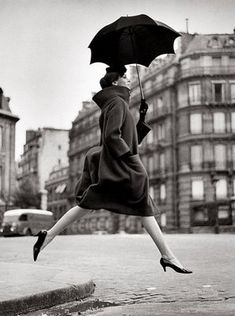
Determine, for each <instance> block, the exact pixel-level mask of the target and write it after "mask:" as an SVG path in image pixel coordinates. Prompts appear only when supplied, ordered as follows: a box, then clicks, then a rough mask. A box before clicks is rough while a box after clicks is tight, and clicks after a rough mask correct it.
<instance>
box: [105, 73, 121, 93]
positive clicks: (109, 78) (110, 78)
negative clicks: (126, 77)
mask: <svg viewBox="0 0 235 316" xmlns="http://www.w3.org/2000/svg"><path fill="white" fill-rule="evenodd" d="M119 77H120V75H119V73H118V72H108V73H106V75H105V76H104V77H103V78H101V79H100V85H101V88H102V89H104V88H108V87H111V86H112V83H113V82H114V81H116V80H118V79H119Z"/></svg>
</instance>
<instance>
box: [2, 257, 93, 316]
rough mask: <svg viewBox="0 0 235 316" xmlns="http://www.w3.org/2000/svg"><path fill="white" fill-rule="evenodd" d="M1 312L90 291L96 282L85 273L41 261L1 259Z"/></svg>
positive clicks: (48, 303)
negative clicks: (14, 261) (7, 260)
mask: <svg viewBox="0 0 235 316" xmlns="http://www.w3.org/2000/svg"><path fill="white" fill-rule="evenodd" d="M0 271H1V277H0V315H4V316H9V315H17V314H18V313H22V312H24V313H26V312H29V311H35V310H38V309H43V308H47V307H50V306H53V305H57V304H63V303H65V302H69V301H75V300H77V301H78V300H80V299H83V298H85V297H88V296H89V295H91V294H92V293H93V292H94V290H95V284H94V282H93V281H92V280H91V279H90V277H89V276H87V275H86V274H84V273H80V272H79V273H78V271H74V270H70V271H68V270H65V269H63V268H58V267H51V266H48V267H47V266H45V265H44V266H41V265H39V264H38V263H37V264H35V263H32V264H30V263H22V262H21V263H10V262H0Z"/></svg>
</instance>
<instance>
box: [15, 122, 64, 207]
mask: <svg viewBox="0 0 235 316" xmlns="http://www.w3.org/2000/svg"><path fill="white" fill-rule="evenodd" d="M68 134H69V131H68V130H65V129H56V128H49V127H44V128H39V129H38V130H27V131H26V143H25V145H24V151H23V154H22V155H21V160H20V161H19V164H18V167H19V168H18V169H19V173H18V175H17V180H18V184H19V185H20V184H21V183H22V182H23V181H25V180H26V179H27V180H30V181H31V183H32V185H34V186H35V188H36V189H37V191H38V192H41V193H42V195H41V196H42V198H41V207H42V208H43V209H44V208H46V207H47V203H46V192H45V188H44V187H45V181H46V180H47V179H48V177H49V174H50V172H51V170H52V168H53V167H54V166H55V165H57V164H61V165H66V164H68V157H67V152H68V148H69V138H68Z"/></svg>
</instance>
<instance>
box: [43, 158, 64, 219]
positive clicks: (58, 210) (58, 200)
mask: <svg viewBox="0 0 235 316" xmlns="http://www.w3.org/2000/svg"><path fill="white" fill-rule="evenodd" d="M68 182H69V178H68V166H66V165H65V166H63V165H61V164H59V165H56V166H55V167H53V169H52V171H51V172H50V174H49V178H48V180H47V181H46V182H45V189H46V191H47V210H48V211H51V212H52V213H53V214H54V220H55V221H57V220H58V219H59V218H61V216H63V215H64V213H65V212H66V211H67V210H68V201H67V196H68Z"/></svg>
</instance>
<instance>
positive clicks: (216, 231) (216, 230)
mask: <svg viewBox="0 0 235 316" xmlns="http://www.w3.org/2000/svg"><path fill="white" fill-rule="evenodd" d="M218 181H219V178H218V176H217V175H216V172H211V183H212V186H213V199H214V205H215V208H214V214H215V224H214V229H215V234H219V232H220V229H219V216H218V215H219V214H218V206H217V204H216V183H217V182H218Z"/></svg>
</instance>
